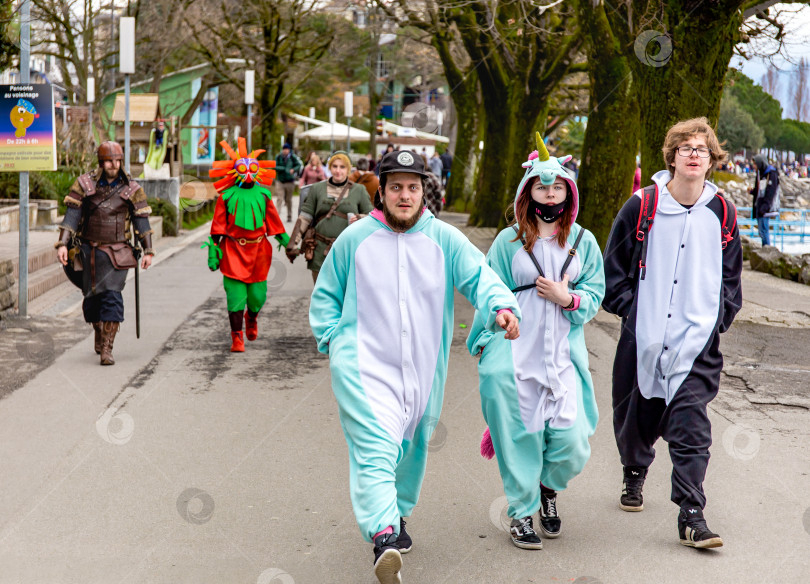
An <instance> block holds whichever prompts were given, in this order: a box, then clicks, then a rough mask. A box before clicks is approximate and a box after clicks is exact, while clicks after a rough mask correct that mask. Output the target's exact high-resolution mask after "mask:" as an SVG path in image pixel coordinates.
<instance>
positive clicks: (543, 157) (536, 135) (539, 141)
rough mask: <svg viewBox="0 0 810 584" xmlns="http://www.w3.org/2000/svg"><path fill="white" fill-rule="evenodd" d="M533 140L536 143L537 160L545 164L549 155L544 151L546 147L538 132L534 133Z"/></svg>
mask: <svg viewBox="0 0 810 584" xmlns="http://www.w3.org/2000/svg"><path fill="white" fill-rule="evenodd" d="M534 139H535V140H536V141H537V154H538V160H540V162H545V161H546V160H548V159H549V155H548V150H546V145H545V144H544V143H543V138H541V137H540V132H535V133H534Z"/></svg>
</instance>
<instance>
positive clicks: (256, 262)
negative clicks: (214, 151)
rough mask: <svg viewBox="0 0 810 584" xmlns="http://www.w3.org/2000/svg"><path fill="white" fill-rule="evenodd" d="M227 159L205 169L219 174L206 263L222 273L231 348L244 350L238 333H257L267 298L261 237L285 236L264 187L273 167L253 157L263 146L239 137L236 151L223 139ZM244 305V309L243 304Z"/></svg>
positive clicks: (266, 249) (266, 256) (265, 244)
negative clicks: (250, 144)
mask: <svg viewBox="0 0 810 584" xmlns="http://www.w3.org/2000/svg"><path fill="white" fill-rule="evenodd" d="M219 144H220V146H222V149H223V150H225V152H226V153H227V154H228V155H229V156H230V157H231V160H218V161H216V162H214V165H213V166H214V168H213V169H212V170H211V171H209V173H208V174H209V175H210V176H212V177H222V178H220V180H218V181H217V182H215V183H214V187H215V188H216V189H217V191H219V193H220V196H219V197H218V198H217V202H216V207H215V209H214V220H213V223H212V224H211V237H209V239H208V243H206V244H204V245H203V247H208V267H209V268H210V269H211V271H214V270H217V269H219V270H220V271H221V272H222V276H223V283H224V286H225V294H226V296H227V299H228V317H229V319H230V323H231V351H232V352H234V353H241V352H243V351H244V350H245V341H244V337H243V332H242V325H243V321H244V325H245V334H246V336H247V338H248V340H249V341H254V340H256V337H257V336H258V332H259V329H258V320H257V319H258V315H259V311H260V310H261V309H262V306H264V303H265V301H266V300H267V273H268V272H269V271H270V263H271V262H272V260H273V247H272V246H271V245H270V241H269V240H268V239H267V238H268V237H269V236H274V237H275V238H276V240H278V242H279V243H280V244H281V245H283V246H285V247H286V245H287V243H289V241H290V238H289V236H288V235H287V234H286V233H285V231H284V224H283V223H282V222H281V218H280V217H279V216H278V211H277V210H276V206H275V205H274V204H273V201H272V200H271V195H270V190H269V188H268V186H267V185H269V184H270V183H271V182H272V180H273V177H275V174H276V173H275V171H273V170H269V169H272V168H273V167H275V165H276V163H275V162H274V161H272V160H262V161H258V160H256V157H257V156H258V155H259V154H261V153H263V152H264V150H254V151H253V152H251V153H250V154H248V152H247V148H246V146H245V139H244V138H239V140H238V146H237V148H238V153H237V152H234V151H233V149H232V148H231V147H230V146H229V145H228V143H227V142H225V141H222V142H220V143H219ZM246 307H247V310H245V308H246Z"/></svg>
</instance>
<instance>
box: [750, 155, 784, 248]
mask: <svg viewBox="0 0 810 584" xmlns="http://www.w3.org/2000/svg"><path fill="white" fill-rule="evenodd" d="M754 168H756V174H755V175H754V186H753V188H752V189H751V190H750V191H748V192H749V193H750V194H751V195H753V197H754V201H753V207H752V209H753V212H754V217H756V220H757V231H759V237H760V239H761V240H762V245H770V244H771V237H770V228H771V226H770V221H771V219H773V218H775V217H779V209H778V206H779V200H778V198H777V195H778V193H779V171H778V170H776V168H774V167H773V166H772V165H771V164H769V163H768V159H767V158H765V155H764V154H757V155H756V156H754ZM774 206H776V209H774V208H773V207H774Z"/></svg>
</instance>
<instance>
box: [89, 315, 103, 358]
mask: <svg viewBox="0 0 810 584" xmlns="http://www.w3.org/2000/svg"><path fill="white" fill-rule="evenodd" d="M90 324H92V325H93V330H94V331H95V340H94V341H93V349H95V351H96V355H101V323H100V322H93V323H90Z"/></svg>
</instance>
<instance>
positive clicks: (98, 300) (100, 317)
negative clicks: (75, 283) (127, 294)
mask: <svg viewBox="0 0 810 584" xmlns="http://www.w3.org/2000/svg"><path fill="white" fill-rule="evenodd" d="M82 311H83V312H84V320H85V321H86V322H123V321H124V297H123V295H122V294H121V293H120V292H118V291H117V290H105V291H104V292H101V293H99V294H94V295H93V296H87V297H85V299H84V301H83V302H82Z"/></svg>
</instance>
